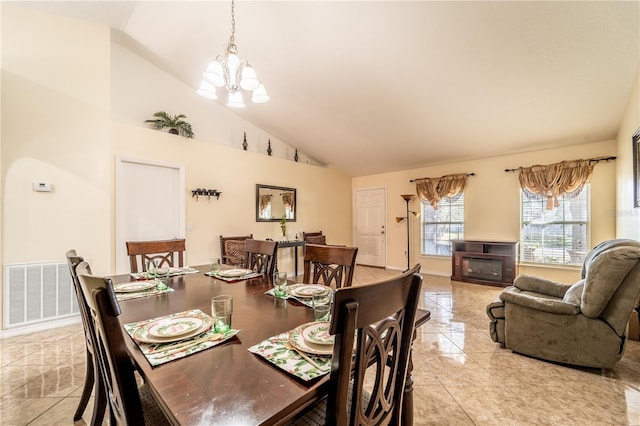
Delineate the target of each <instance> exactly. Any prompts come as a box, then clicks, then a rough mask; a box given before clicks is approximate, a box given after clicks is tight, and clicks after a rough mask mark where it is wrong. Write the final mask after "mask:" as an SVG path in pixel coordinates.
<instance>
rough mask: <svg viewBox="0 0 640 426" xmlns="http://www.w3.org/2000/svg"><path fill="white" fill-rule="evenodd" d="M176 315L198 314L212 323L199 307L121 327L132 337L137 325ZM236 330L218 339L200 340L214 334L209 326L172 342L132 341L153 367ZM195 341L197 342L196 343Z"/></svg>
mask: <svg viewBox="0 0 640 426" xmlns="http://www.w3.org/2000/svg"><path fill="white" fill-rule="evenodd" d="M178 316H199V317H202V318H207V319H209V320H210V321H211V324H213V318H211V317H210V316H209V315H207V314H205V313H204V312H202V311H201V310H200V309H194V310H191V311H185V312H179V313H176V314H171V315H166V316H163V317H158V318H152V319H148V320H144V321H138V322H132V323H129V324H124V325H123V327H124V329H125V331H126V332H127V333H129V335H130V336H131V338H132V339H133V336H134V333H135V332H136V330H137V329H138V328H139V327H142V326H143V325H146V324H149V323H151V322H153V321H157V320H160V319H164V318H173V317H178ZM238 332H240V330H233V329H232V330H229V331H228V332H226V333H225V334H224V336H223V337H222V338H220V339H217V340H204V341H201V340H202V339H204V338H206V337H210V336H213V335H214V334H216V332H215V331H214V330H213V327H211V328H209V329H208V330H207V331H205V332H202V333H200V334H198V335H196V336H193V337H191V338H189V339H184V340H181V341H174V342H168V343H161V344H160V343H142V342H138V341H137V340H135V339H134V341H135V342H136V344H137V345H138V347H139V348H140V350H141V351H142V353H143V354H144V356H145V358H147V361H149V364H151V365H152V366H153V367H155V366H156V365H161V364H164V363H166V362H169V361H173V360H174V359H178V358H184V357H185V356H189V355H191V354H194V353H197V352H200V351H203V350H205V349H209V348H212V347H214V346H217V345H219V344H220V343H222V342H225V341H227V340H229V339H231V338H232V337H233V336H235V335H236V334H238ZM190 341H191V342H193V343H194V345H187V346H181V348H183V349H182V350H177V349H176V347H177V345H178V344H182V343H185V344H186V343H187V342H190ZM197 341H198V342H199V343H196V342H197Z"/></svg>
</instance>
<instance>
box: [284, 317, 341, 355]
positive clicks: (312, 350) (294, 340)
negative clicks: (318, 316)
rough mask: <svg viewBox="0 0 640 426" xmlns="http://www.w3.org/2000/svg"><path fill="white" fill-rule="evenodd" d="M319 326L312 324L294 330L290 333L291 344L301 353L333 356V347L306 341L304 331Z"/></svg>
mask: <svg viewBox="0 0 640 426" xmlns="http://www.w3.org/2000/svg"><path fill="white" fill-rule="evenodd" d="M311 324H317V323H315V322H310V323H306V324H302V325H301V326H299V327H296V328H294V329H293V330H291V332H290V333H289V343H291V345H292V346H293V347H294V348H296V349H298V350H299V351H302V352H306V353H308V354H312V355H325V356H326V355H333V345H332V344H331V345H317V344H315V343H311V342H307V341H305V340H304V337H303V336H302V330H303V329H304V328H305V327H307V326H309V325H311Z"/></svg>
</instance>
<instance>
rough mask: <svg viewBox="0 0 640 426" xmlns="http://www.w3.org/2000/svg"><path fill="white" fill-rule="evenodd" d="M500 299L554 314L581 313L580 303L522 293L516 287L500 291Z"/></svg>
mask: <svg viewBox="0 0 640 426" xmlns="http://www.w3.org/2000/svg"><path fill="white" fill-rule="evenodd" d="M500 299H501V300H502V301H503V302H505V303H513V304H514V305H519V306H524V307H526V308H530V309H535V310H537V311H543V312H549V313H552V314H559V315H577V314H579V313H580V305H576V304H574V303H570V302H565V301H564V300H562V299H550V298H546V297H537V296H534V295H532V294H527V293H522V292H521V291H520V290H518V289H517V288H514V287H508V288H505V289H504V290H503V291H502V293H500Z"/></svg>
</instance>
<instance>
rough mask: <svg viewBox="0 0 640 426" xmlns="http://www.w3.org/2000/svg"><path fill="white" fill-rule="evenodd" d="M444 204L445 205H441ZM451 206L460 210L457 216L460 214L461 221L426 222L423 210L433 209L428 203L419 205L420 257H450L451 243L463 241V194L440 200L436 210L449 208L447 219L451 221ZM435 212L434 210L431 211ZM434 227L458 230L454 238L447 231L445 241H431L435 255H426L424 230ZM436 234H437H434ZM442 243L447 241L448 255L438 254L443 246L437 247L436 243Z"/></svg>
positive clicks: (423, 202)
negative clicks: (453, 227) (447, 234)
mask: <svg viewBox="0 0 640 426" xmlns="http://www.w3.org/2000/svg"><path fill="white" fill-rule="evenodd" d="M443 203H444V204H446V206H445V205H443ZM452 205H456V206H457V208H461V209H462V211H461V212H460V211H458V215H460V214H461V216H462V220H448V221H426V220H425V219H426V218H427V217H428V215H427V214H426V212H425V209H433V207H432V206H431V204H429V203H428V202H425V201H422V202H421V205H420V217H421V219H420V255H421V256H437V257H451V256H452V245H451V241H454V240H462V239H464V228H465V219H464V217H465V202H464V193H462V194H460V195H458V196H455V197H453V198H450V197H445V198H443V199H442V200H440V202H439V203H438V210H439V211H440V210H442V209H443V208H446V207H449V209H450V210H449V211H450V215H449V219H451V216H452V215H451V212H452V211H451V206H452ZM433 210H435V209H433ZM433 226H435V228H436V230H437V227H438V226H450V227H451V226H459V227H460V229H459V231H457V232H456V235H455V237H452V236H451V231H450V230H449V238H446V239H438V238H436V239H434V240H433V244H434V245H435V246H436V249H435V253H427V252H426V250H425V243H426V241H427V240H426V238H425V234H426V230H427V227H433ZM436 233H437V232H436ZM443 241H448V242H449V244H448V253H446V254H445V253H439V248H440V247H442V246H443V245H442V244H440V246H438V242H443Z"/></svg>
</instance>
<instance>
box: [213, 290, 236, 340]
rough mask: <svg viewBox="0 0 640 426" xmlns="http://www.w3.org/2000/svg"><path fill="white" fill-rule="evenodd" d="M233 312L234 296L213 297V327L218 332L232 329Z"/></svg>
mask: <svg viewBox="0 0 640 426" xmlns="http://www.w3.org/2000/svg"><path fill="white" fill-rule="evenodd" d="M232 313H233V298H232V297H231V296H227V295H221V296H216V297H213V298H212V299H211V316H213V320H214V323H213V329H214V330H215V332H216V333H226V332H227V331H229V330H231V314H232Z"/></svg>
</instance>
